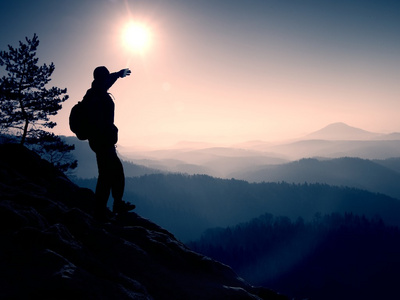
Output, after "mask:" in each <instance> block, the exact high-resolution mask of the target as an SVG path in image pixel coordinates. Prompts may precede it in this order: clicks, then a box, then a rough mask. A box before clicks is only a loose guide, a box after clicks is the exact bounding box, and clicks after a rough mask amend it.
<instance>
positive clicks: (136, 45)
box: [122, 22, 151, 52]
mask: <svg viewBox="0 0 400 300" xmlns="http://www.w3.org/2000/svg"><path fill="white" fill-rule="evenodd" d="M150 40H151V34H150V30H149V28H148V27H146V26H145V25H144V24H140V23H135V22H130V23H128V24H126V26H125V28H124V30H123V32H122V42H123V44H124V46H125V47H126V48H127V49H128V50H130V51H134V52H143V51H145V50H146V49H147V48H148V47H149V45H150Z"/></svg>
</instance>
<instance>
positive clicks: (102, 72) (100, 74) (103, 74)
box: [93, 66, 110, 81]
mask: <svg viewBox="0 0 400 300" xmlns="http://www.w3.org/2000/svg"><path fill="white" fill-rule="evenodd" d="M108 75H110V72H109V71H108V69H107V68H106V67H104V66H101V67H97V68H96V69H94V71H93V77H94V80H97V81H105V80H106V79H107V78H108Z"/></svg>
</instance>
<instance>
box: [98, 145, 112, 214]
mask: <svg viewBox="0 0 400 300" xmlns="http://www.w3.org/2000/svg"><path fill="white" fill-rule="evenodd" d="M96 159H97V166H98V170H99V177H98V179H97V184H96V192H95V195H96V213H97V214H100V215H102V214H105V212H106V209H107V202H108V198H109V196H110V190H111V182H112V163H111V160H110V154H109V151H107V150H104V149H102V150H98V151H97V152H96Z"/></svg>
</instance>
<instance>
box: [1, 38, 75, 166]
mask: <svg viewBox="0 0 400 300" xmlns="http://www.w3.org/2000/svg"><path fill="white" fill-rule="evenodd" d="M25 40H26V43H24V42H21V41H20V42H19V47H18V48H14V47H12V46H10V45H8V51H0V66H5V71H6V75H4V76H3V77H1V78H0V129H1V131H2V132H3V133H7V134H9V135H12V136H15V137H17V138H18V139H19V142H20V144H21V145H26V146H27V147H28V148H31V149H34V150H35V151H37V152H38V153H39V154H40V155H41V156H42V157H45V158H49V157H53V158H54V157H59V159H60V160H58V161H52V162H53V163H54V164H55V165H56V166H58V167H59V168H61V169H62V170H67V169H68V168H74V167H76V161H71V157H70V156H69V155H68V152H70V151H71V150H73V149H74V145H67V144H65V143H64V142H63V141H62V140H61V139H60V137H58V136H56V135H54V134H53V133H50V132H48V131H46V130H45V129H51V128H54V126H56V125H57V124H56V123H55V122H53V121H51V120H50V117H51V116H54V115H56V114H57V112H58V111H59V110H60V109H61V107H62V106H61V103H62V102H64V101H66V100H67V99H68V95H67V94H66V93H67V89H66V88H65V89H60V88H58V87H51V88H47V87H46V86H47V84H48V83H49V82H50V80H51V79H50V77H51V75H52V74H53V72H54V69H55V66H54V64H53V63H51V64H50V65H47V64H43V65H42V66H38V61H39V59H38V58H37V57H36V51H37V48H38V46H39V39H38V36H37V35H36V34H34V36H33V38H32V39H28V38H25ZM57 152H59V153H58V155H56V154H57Z"/></svg>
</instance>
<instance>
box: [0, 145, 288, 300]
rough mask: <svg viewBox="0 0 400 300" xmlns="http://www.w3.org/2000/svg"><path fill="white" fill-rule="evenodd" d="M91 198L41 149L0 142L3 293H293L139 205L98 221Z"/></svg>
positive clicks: (50, 296)
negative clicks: (244, 271)
mask: <svg viewBox="0 0 400 300" xmlns="http://www.w3.org/2000/svg"><path fill="white" fill-rule="evenodd" d="M93 202H94V194H93V192H92V191H91V190H88V189H84V188H80V187H78V186H76V185H75V184H73V183H72V182H71V181H70V180H69V179H68V178H67V177H66V176H65V175H64V174H63V173H61V172H59V171H58V170H56V169H55V168H53V167H52V165H51V164H50V163H48V162H47V161H44V160H42V159H41V158H40V157H39V156H38V155H36V154H35V153H33V152H31V151H29V150H28V149H26V148H24V147H22V146H20V145H15V144H5V145H0V223H1V227H0V239H1V248H0V284H1V289H0V298H1V299H174V300H178V299H185V300H188V299H207V300H208V299H218V300H220V299H230V300H231V299H271V300H273V299H287V298H286V297H285V296H282V295H279V294H277V293H275V292H274V291H271V290H269V289H266V288H261V287H253V286H251V285H249V284H248V283H246V282H245V281H244V280H242V279H241V278H238V276H237V275H236V274H235V273H234V272H233V271H232V269H231V268H230V267H228V266H226V265H223V264H221V263H219V262H217V261H214V260H212V259H210V258H207V257H204V256H202V255H200V254H197V253H195V252H193V251H191V250H190V249H188V248H187V247H186V246H185V245H184V244H183V243H181V242H180V241H178V240H177V239H176V238H175V237H174V236H173V235H172V234H171V233H169V232H168V231H167V230H165V229H163V228H161V227H159V226H158V225H156V224H154V223H152V222H151V221H149V220H147V219H144V218H142V217H140V216H139V215H137V214H135V213H129V214H127V215H125V216H124V217H121V218H119V219H118V220H117V221H113V222H109V223H99V222H97V221H96V220H94V219H93V217H92V213H91V212H92V207H93Z"/></svg>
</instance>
